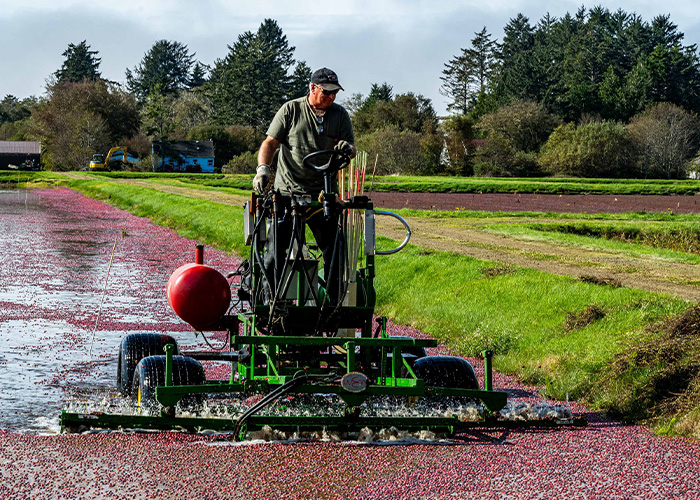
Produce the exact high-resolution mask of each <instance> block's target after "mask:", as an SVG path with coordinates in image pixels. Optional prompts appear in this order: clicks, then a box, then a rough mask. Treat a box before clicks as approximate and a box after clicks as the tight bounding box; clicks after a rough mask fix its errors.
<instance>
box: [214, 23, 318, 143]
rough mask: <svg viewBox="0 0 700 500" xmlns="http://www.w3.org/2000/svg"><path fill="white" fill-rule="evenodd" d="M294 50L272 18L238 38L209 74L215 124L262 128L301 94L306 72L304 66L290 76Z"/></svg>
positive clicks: (293, 63)
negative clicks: (292, 98)
mask: <svg viewBox="0 0 700 500" xmlns="http://www.w3.org/2000/svg"><path fill="white" fill-rule="evenodd" d="M294 50H295V49H294V47H291V46H290V45H289V42H288V41H287V37H286V35H284V34H283V33H282V29H281V28H280V27H279V26H278V24H277V22H276V21H274V20H272V19H266V20H265V21H263V23H262V24H261V25H260V27H259V28H258V30H257V31H256V32H255V33H252V32H250V31H247V32H245V33H243V34H242V35H240V36H239V37H238V40H237V41H236V42H235V43H234V44H233V45H232V46H229V53H228V55H227V56H226V57H225V58H224V59H223V60H217V61H216V63H215V66H214V70H213V71H212V77H211V84H212V89H211V92H212V101H213V104H214V109H215V110H216V116H215V119H216V121H217V122H218V123H220V124H222V125H230V124H239V125H252V126H254V127H256V128H257V129H259V130H262V129H265V128H266V127H267V126H268V125H269V123H270V121H271V120H272V118H273V117H274V115H275V113H276V112H277V110H278V109H279V107H280V106H281V105H282V104H283V103H284V102H285V101H286V100H287V99H288V98H289V97H290V96H292V95H295V94H298V93H300V91H301V89H300V79H301V78H302V76H305V75H306V74H308V73H309V70H308V66H306V64H305V63H304V65H303V66H301V68H299V74H298V75H296V78H294V77H293V76H291V75H290V70H291V69H292V68H293V67H294V65H295V61H294V58H293V55H294ZM309 78H310V75H309ZM305 85H308V80H307V81H306V84H305ZM305 88H306V87H305ZM304 93H306V90H305V91H304Z"/></svg>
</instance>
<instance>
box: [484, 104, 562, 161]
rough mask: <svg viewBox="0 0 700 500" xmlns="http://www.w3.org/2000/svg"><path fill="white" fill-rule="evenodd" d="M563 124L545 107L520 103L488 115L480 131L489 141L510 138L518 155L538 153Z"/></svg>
mask: <svg viewBox="0 0 700 500" xmlns="http://www.w3.org/2000/svg"><path fill="white" fill-rule="evenodd" d="M559 124H560V120H559V118H557V117H556V116H554V115H552V114H550V113H548V112H547V111H545V109H544V108H543V107H542V106H541V105H539V104H537V103H535V102H529V101H518V102H514V103H513V104H508V105H506V106H501V107H500V108H499V109H498V110H497V111H495V112H493V113H489V114H487V115H484V116H483V117H482V118H481V120H479V123H478V124H477V129H479V130H481V131H482V132H484V133H485V134H486V135H487V136H488V137H493V136H495V135H500V136H502V137H504V138H506V139H507V140H508V142H509V143H510V144H511V146H512V147H513V149H515V150H516V151H525V152H526V153H535V152H537V151H539V150H540V148H541V147H542V145H543V144H544V143H545V142H546V141H547V138H548V137H549V135H550V134H551V133H552V131H553V130H554V129H555V128H556V127H557V126H558V125H559Z"/></svg>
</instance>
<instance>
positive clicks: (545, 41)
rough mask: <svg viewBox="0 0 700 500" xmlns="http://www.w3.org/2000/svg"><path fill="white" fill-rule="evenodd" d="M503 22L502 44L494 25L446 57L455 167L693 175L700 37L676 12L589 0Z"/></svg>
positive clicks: (524, 172) (698, 133)
mask: <svg viewBox="0 0 700 500" xmlns="http://www.w3.org/2000/svg"><path fill="white" fill-rule="evenodd" d="M503 32H504V37H503V40H502V41H501V42H498V41H497V40H495V39H494V38H493V37H492V36H491V35H490V34H489V33H488V30H487V29H486V27H484V29H482V30H481V31H479V32H478V33H475V36H474V38H472V40H471V45H470V46H469V47H467V48H463V49H461V52H460V53H459V54H458V55H456V56H455V57H453V58H452V59H451V60H450V61H449V62H447V63H446V64H445V67H444V70H443V74H442V76H441V81H442V86H441V89H440V91H441V93H442V94H443V95H445V96H446V97H447V98H448V99H449V101H450V103H449V109H450V110H451V111H452V112H453V113H454V114H453V115H452V116H451V117H450V118H448V120H446V122H445V129H446V131H447V134H448V137H449V139H448V148H449V158H450V160H451V165H452V168H453V170H456V171H457V172H459V173H463V174H470V173H474V174H476V175H517V176H531V175H547V174H550V175H574V176H584V177H643V178H646V177H661V178H684V177H686V175H687V174H688V171H689V170H692V169H694V168H695V167H694V164H695V158H696V155H697V152H698V148H700V122H699V121H698V118H697V114H696V113H698V112H699V111H700V65H699V64H698V54H697V46H696V45H695V44H692V45H685V44H684V42H683V39H684V35H683V33H681V32H679V31H678V28H677V26H676V25H675V24H673V23H672V22H671V20H670V17H669V16H667V15H661V16H657V17H655V18H654V19H652V21H651V22H646V21H644V20H643V19H642V18H641V17H640V16H638V15H637V14H634V13H632V14H629V13H627V12H625V11H623V10H622V9H619V10H617V11H614V12H611V11H610V10H608V9H605V8H603V7H595V8H592V9H589V10H586V9H585V8H583V7H582V8H580V9H579V10H578V11H577V12H576V13H575V14H573V15H572V14H569V13H567V14H566V15H565V16H563V17H561V18H559V19H556V18H554V17H552V16H550V15H545V16H544V17H543V18H542V19H540V21H539V22H537V23H536V24H532V23H531V22H530V21H529V19H528V18H527V17H525V16H524V15H522V14H518V15H517V16H516V17H514V18H513V19H511V20H510V21H509V22H508V23H507V24H506V26H505V27H504V30H503ZM474 139H477V140H476V141H474ZM476 146H478V149H477V147H476Z"/></svg>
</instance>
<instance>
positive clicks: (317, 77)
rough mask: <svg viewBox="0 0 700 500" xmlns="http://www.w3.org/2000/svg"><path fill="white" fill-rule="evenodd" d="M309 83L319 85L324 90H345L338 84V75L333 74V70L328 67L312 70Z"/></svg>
mask: <svg viewBox="0 0 700 500" xmlns="http://www.w3.org/2000/svg"><path fill="white" fill-rule="evenodd" d="M311 83H313V84H314V85H320V86H321V87H323V88H324V89H326V90H337V89H340V90H345V89H344V88H343V87H341V86H340V83H338V75H336V74H335V71H333V70H332V69H328V68H321V69H317V70H316V71H314V74H313V75H311Z"/></svg>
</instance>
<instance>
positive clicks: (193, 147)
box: [152, 141, 214, 173]
mask: <svg viewBox="0 0 700 500" xmlns="http://www.w3.org/2000/svg"><path fill="white" fill-rule="evenodd" d="M152 152H153V158H154V160H153V171H154V172H205V173H212V172H214V143H213V142H212V141H153V146H152Z"/></svg>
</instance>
